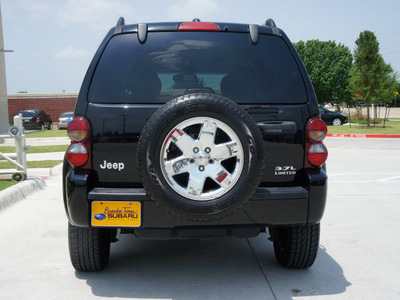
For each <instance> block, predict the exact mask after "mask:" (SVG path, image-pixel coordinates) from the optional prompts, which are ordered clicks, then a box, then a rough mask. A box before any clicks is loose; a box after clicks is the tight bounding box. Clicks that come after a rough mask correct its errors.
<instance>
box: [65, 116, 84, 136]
mask: <svg viewBox="0 0 400 300" xmlns="http://www.w3.org/2000/svg"><path fill="white" fill-rule="evenodd" d="M67 132H68V136H69V138H70V139H71V140H73V141H75V142H80V141H82V140H84V139H85V138H86V137H87V136H88V135H89V123H88V121H87V120H86V119H85V118H83V117H76V118H74V119H73V120H72V121H71V122H69V124H68V128H67Z"/></svg>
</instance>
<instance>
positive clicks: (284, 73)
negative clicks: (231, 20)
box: [89, 32, 307, 103]
mask: <svg viewBox="0 0 400 300" xmlns="http://www.w3.org/2000/svg"><path fill="white" fill-rule="evenodd" d="M198 88H203V89H204V88H205V89H207V90H208V91H209V92H214V93H216V94H218V95H222V96H225V97H228V98H231V99H232V100H234V101H236V102H238V103H304V102H307V93H306V89H305V86H304V82H303V79H302V76H301V73H300V71H299V68H298V66H297V64H296V61H295V59H294V58H293V56H292V54H291V52H290V50H289V48H288V46H287V45H286V43H285V41H284V40H283V39H282V38H280V37H277V36H269V35H260V38H259V41H258V43H257V44H256V45H253V44H252V43H251V42H250V40H249V35H248V34H247V33H226V32H150V33H149V35H148V38H147V41H146V43H145V44H142V45H141V44H139V43H138V40H137V36H136V34H122V35H117V36H115V37H113V38H112V39H111V40H110V42H109V43H108V45H107V47H106V49H105V51H104V53H103V54H102V57H101V59H100V62H99V64H98V66H97V68H96V72H95V74H94V77H93V80H92V84H91V87H90V90H89V101H90V102H97V103H132V102H133V103H165V102H167V101H169V100H171V99H173V98H175V97H177V96H180V95H183V94H185V93H188V92H191V91H195V90H196V89H198Z"/></svg>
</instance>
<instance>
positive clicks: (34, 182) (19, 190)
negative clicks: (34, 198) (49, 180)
mask: <svg viewBox="0 0 400 300" xmlns="http://www.w3.org/2000/svg"><path fill="white" fill-rule="evenodd" d="M45 186H46V182H45V181H44V179H43V178H41V177H34V178H29V179H27V180H25V181H23V182H20V183H18V184H16V185H14V186H11V187H9V188H7V189H5V190H3V191H1V192H0V212H1V211H3V210H5V209H6V208H7V207H9V206H11V205H12V204H14V203H16V202H18V201H19V200H22V199H24V198H26V197H28V196H29V195H30V194H32V193H34V192H36V191H38V190H43V189H44V187H45Z"/></svg>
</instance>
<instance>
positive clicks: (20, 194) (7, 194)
mask: <svg viewBox="0 0 400 300" xmlns="http://www.w3.org/2000/svg"><path fill="white" fill-rule="evenodd" d="M69 143H70V140H69V138H59V137H54V138H29V139H26V144H27V145H29V146H50V145H68V144H69ZM2 146H14V139H5V143H3V144H2ZM9 154H13V153H9ZM64 154H65V152H47V153H27V155H26V159H27V161H44V160H63V159H64ZM7 171H10V172H11V173H12V172H15V169H10V170H7ZM61 174H62V163H61V164H59V165H57V166H55V167H53V168H28V174H27V175H28V179H27V180H24V181H22V182H20V183H18V184H16V185H13V186H11V187H9V188H7V189H5V190H3V191H0V212H1V211H3V210H5V209H6V208H7V207H9V206H11V205H12V204H14V203H15V202H18V201H20V200H23V199H26V198H27V197H28V196H29V195H31V194H33V193H34V192H36V191H38V190H44V189H45V187H46V182H45V180H47V179H48V178H50V177H52V176H61ZM7 178H9V177H7Z"/></svg>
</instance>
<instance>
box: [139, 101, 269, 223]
mask: <svg viewBox="0 0 400 300" xmlns="http://www.w3.org/2000/svg"><path fill="white" fill-rule="evenodd" d="M263 166H264V150H263V141H262V137H261V134H260V132H259V130H258V128H257V125H256V124H255V122H254V120H253V119H252V118H251V117H250V116H249V115H248V114H247V113H246V112H245V111H244V110H243V109H242V108H240V107H239V106H238V105H237V104H236V103H234V102H233V101H231V100H229V99H227V98H223V97H219V96H216V95H213V94H189V95H185V96H182V97H178V98H175V99H173V100H171V101H169V102H168V103H166V104H165V105H164V106H162V107H161V108H160V109H158V110H157V111H156V112H155V113H154V114H153V116H152V117H151V118H150V119H149V121H148V122H147V124H146V126H145V127H144V129H143V131H142V134H141V136H140V139H139V145H138V168H139V172H140V177H141V180H142V183H143V186H144V187H145V189H146V191H147V193H148V194H149V196H150V197H151V198H152V199H153V201H155V202H156V203H157V204H158V205H160V206H161V207H162V208H163V209H164V210H166V211H168V212H169V213H171V214H172V215H175V216H177V217H179V218H183V219H186V220H193V221H208V220H215V219H220V218H222V217H225V216H227V215H229V214H231V213H233V212H234V211H236V210H237V209H238V208H240V207H241V206H242V205H243V204H244V203H245V202H246V201H248V199H249V198H251V197H252V196H253V194H254V192H255V190H256V189H257V187H258V185H259V182H260V178H261V174H262V171H263Z"/></svg>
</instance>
